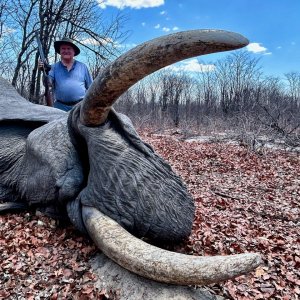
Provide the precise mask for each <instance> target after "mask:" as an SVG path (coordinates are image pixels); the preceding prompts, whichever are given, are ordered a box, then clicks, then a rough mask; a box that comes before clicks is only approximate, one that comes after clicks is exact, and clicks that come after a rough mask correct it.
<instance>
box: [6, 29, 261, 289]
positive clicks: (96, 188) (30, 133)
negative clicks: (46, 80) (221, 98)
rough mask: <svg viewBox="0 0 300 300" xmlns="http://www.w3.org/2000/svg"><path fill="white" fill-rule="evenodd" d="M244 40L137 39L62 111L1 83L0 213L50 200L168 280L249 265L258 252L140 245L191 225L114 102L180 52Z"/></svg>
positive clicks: (170, 182)
mask: <svg viewBox="0 0 300 300" xmlns="http://www.w3.org/2000/svg"><path fill="white" fill-rule="evenodd" d="M247 43H248V41H247V39H245V38H244V37H242V36H241V35H239V34H236V33H231V32H226V31H219V30H193V31H186V32H180V33H176V34H173V35H168V36H164V37H161V38H157V39H154V40H152V41H149V42H146V43H144V44H142V45H140V46H138V47H136V48H134V49H132V50H131V51H129V52H127V53H125V54H124V55H122V56H120V57H119V58H118V59H117V60H115V61H114V62H113V63H111V64H110V65H109V66H107V67H106V68H105V69H104V70H103V71H102V72H101V73H100V74H99V75H98V76H97V78H96V79H95V80H94V82H93V84H92V86H91V87H90V89H89V90H88V93H87V95H86V97H85V99H84V100H83V102H82V103H80V104H79V105H77V106H76V107H75V108H74V109H73V110H72V111H71V112H69V113H65V112H62V111H59V110H56V109H54V108H49V107H45V106H41V105H35V104H32V103H30V102H28V101H26V100H25V99H23V98H22V97H21V96H19V94H18V93H17V92H16V91H15V90H14V89H13V88H12V87H11V86H10V85H9V84H8V83H7V82H6V81H4V80H2V79H1V81H0V87H1V93H0V138H1V146H0V199H1V200H2V204H1V206H0V210H2V211H6V210H8V209H16V208H23V207H24V208H26V207H52V208H53V207H54V208H55V209H56V210H58V211H59V212H60V214H62V215H65V216H68V218H69V219H70V220H71V222H72V223H73V224H74V225H75V226H76V227H77V228H79V229H80V230H82V231H86V232H87V233H88V234H89V236H90V237H91V238H92V239H93V240H94V242H95V243H96V244H97V245H98V247H99V248H100V249H101V250H102V251H103V252H104V253H105V254H106V255H107V256H108V257H110V258H111V259H113V260H114V261H116V262H117V263H118V264H120V265H121V266H123V267H124V268H126V269H128V270H130V271H132V272H134V273H137V274H139V275H141V276H144V277H147V278H150V279H153V280H157V281H161V282H166V283H172V284H181V285H189V284H197V285H199V284H208V283H212V282H219V281H222V280H226V279H229V278H233V277H236V276H238V275H241V274H244V273H247V272H249V271H251V270H253V269H254V268H255V267H257V266H258V265H259V264H260V263H261V258H260V255H259V254H252V253H247V254H240V255H232V256H216V257H195V256H188V255H183V254H178V253H172V252H168V251H165V250H162V249H160V248H157V247H155V246H152V245H150V244H147V243H145V242H143V241H142V240H141V239H140V238H142V237H146V238H149V239H150V240H158V241H170V242H177V241H180V240H182V239H184V238H186V237H187V236H188V235H189V234H190V231H191V226H192V222H193V218H194V203H193V199H192V198H191V197H190V195H189V194H188V192H187V190H186V187H185V185H184V184H183V182H182V181H181V179H180V178H179V177H178V176H177V175H175V174H174V172H173V171H172V170H171V168H170V166H169V165H168V164H167V163H166V162H164V161H163V159H162V158H160V157H159V156H158V155H156V154H155V153H154V151H153V150H152V149H151V147H150V146H149V145H147V144H146V143H144V142H143V141H142V140H141V139H140V138H139V136H138V135H137V133H136V131H135V129H134V127H133V126H132V124H131V122H130V120H129V119H128V118H127V117H126V116H124V115H122V114H118V113H116V112H115V111H114V110H113V109H112V105H113V103H114V102H115V101H116V100H117V99H118V97H119V96H120V95H121V94H122V93H124V92H125V91H126V90H127V89H128V88H129V87H131V86H132V85H133V84H135V83H136V82H137V81H139V80H140V79H142V78H144V77H145V76H147V75H149V74H151V73H152V72H154V71H156V70H159V69H161V68H163V67H165V66H167V65H170V64H172V63H175V62H177V61H180V60H182V59H186V58H190V57H194V56H198V55H202V54H209V53H214V52H219V51H227V50H233V49H238V48H240V47H243V46H245V45H247Z"/></svg>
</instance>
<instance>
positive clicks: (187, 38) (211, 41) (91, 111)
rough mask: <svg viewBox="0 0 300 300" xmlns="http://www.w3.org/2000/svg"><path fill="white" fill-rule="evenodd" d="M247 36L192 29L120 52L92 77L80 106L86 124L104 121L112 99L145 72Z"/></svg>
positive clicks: (229, 46) (234, 44)
mask: <svg viewBox="0 0 300 300" xmlns="http://www.w3.org/2000/svg"><path fill="white" fill-rule="evenodd" d="M248 42H249V41H248V40H247V39H246V38H244V37H243V36H241V35H240V34H237V33H233V32H228V31H223V30H191V31H184V32H178V33H175V34H170V35H166V36H163V37H160V38H156V39H154V40H151V41H149V42H146V43H144V44H141V45H139V46H137V47H135V48H133V49H132V50H130V51H129V52H127V53H125V54H123V55H121V56H120V57H119V58H118V59H117V60H115V61H114V62H113V63H111V64H110V65H108V66H107V67H106V68H104V69H103V70H102V72H101V73H100V74H99V75H98V76H97V77H96V78H95V80H94V82H93V84H92V85H91V87H90V88H89V90H88V92H87V94H86V96H85V99H84V101H83V103H82V106H81V112H80V121H81V122H82V124H84V125H86V126H97V125H100V124H102V123H104V122H105V120H106V118H107V115H108V113H109V111H110V108H111V106H112V105H113V103H114V102H115V101H116V100H117V99H118V97H119V96H121V95H122V94H123V93H124V92H125V91H127V90H128V89H129V88H130V87H131V86H132V85H134V84H135V83H136V82H138V81H139V80H141V79H142V78H144V77H145V76H147V75H149V74H151V73H153V72H155V71H157V70H159V69H161V68H163V67H166V66H168V65H170V64H173V63H176V62H178V61H181V60H183V59H187V58H191V57H195V56H199V55H204V54H209V53H215V52H221V51H229V50H234V49H238V48H241V47H244V46H246V45H247V44H248Z"/></svg>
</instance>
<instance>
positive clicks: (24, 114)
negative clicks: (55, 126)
mask: <svg viewBox="0 0 300 300" xmlns="http://www.w3.org/2000/svg"><path fill="white" fill-rule="evenodd" d="M65 115H66V113H65V112H64V111H62V110H58V109H56V108H52V107H48V106H44V105H36V104H33V103H31V102H29V101H27V100H26V99H25V98H23V97H22V96H21V95H20V94H19V93H18V92H17V91H16V89H15V88H14V87H13V86H12V85H11V84H10V83H9V82H8V81H7V80H5V79H3V78H1V77H0V122H2V121H31V122H41V123H48V122H51V121H53V120H56V119H58V118H61V117H64V116H65Z"/></svg>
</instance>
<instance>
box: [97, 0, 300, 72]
mask: <svg viewBox="0 0 300 300" xmlns="http://www.w3.org/2000/svg"><path fill="white" fill-rule="evenodd" d="M98 1H99V5H100V7H101V8H102V9H103V13H105V14H106V13H107V14H109V15H110V14H116V13H117V12H118V11H119V12H121V14H123V15H125V16H126V19H127V21H126V23H125V24H124V25H125V26H124V29H125V30H128V31H129V32H130V36H129V37H128V38H127V40H126V44H127V46H128V47H129V48H130V47H132V46H134V45H138V44H141V43H143V42H145V41H148V40H151V39H153V38H156V37H159V36H162V35H166V34H170V33H175V32H178V31H185V30H192V29H222V30H229V31H234V32H237V33H240V34H242V35H244V36H245V37H246V38H248V39H249V41H250V44H249V45H248V46H247V47H246V48H245V50H246V51H249V52H250V53H251V56H252V55H253V57H254V58H259V65H260V66H261V67H262V71H263V73H264V74H265V75H266V76H279V77H283V76H284V74H285V73H289V72H300V48H299V47H300V0H184V1H183V0H180V1H175V0H98ZM229 53H230V52H225V53H222V54H210V55H205V56H202V57H200V59H201V61H202V62H204V64H208V65H209V64H211V63H213V62H215V61H216V60H217V59H222V58H223V57H225V56H226V55H228V54H229ZM195 63H197V61H196V60H195V59H194V60H193V59H191V60H188V61H185V62H184V63H183V64H181V66H183V67H185V68H186V69H188V68H190V69H191V70H195V67H196V66H195ZM208 67H209V66H208Z"/></svg>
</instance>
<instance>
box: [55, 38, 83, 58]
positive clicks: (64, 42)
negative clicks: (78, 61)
mask: <svg viewBox="0 0 300 300" xmlns="http://www.w3.org/2000/svg"><path fill="white" fill-rule="evenodd" d="M62 44H68V45H70V46H72V47H73V49H74V51H75V54H74V55H75V56H76V55H78V54H79V53H80V49H79V48H78V47H77V46H76V45H75V44H74V42H73V41H72V40H71V39H69V38H67V37H63V38H62V39H61V40H59V41H55V42H54V49H55V52H56V53H58V54H60V53H59V52H60V51H59V50H60V46H61V45H62Z"/></svg>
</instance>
